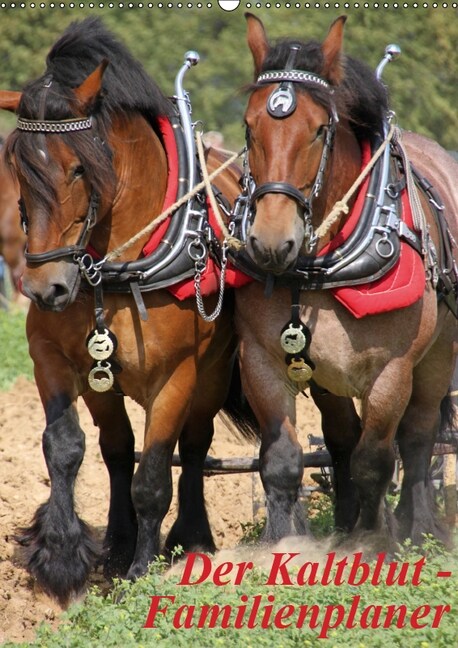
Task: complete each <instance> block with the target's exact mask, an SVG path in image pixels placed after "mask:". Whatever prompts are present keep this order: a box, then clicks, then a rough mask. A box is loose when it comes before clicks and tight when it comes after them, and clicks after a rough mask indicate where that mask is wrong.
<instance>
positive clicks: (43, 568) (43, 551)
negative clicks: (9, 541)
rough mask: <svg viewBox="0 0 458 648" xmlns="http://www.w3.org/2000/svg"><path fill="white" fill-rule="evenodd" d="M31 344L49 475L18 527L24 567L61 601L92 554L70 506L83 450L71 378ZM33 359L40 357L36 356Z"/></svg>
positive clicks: (74, 590) (81, 580)
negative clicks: (44, 494) (28, 519)
mask: <svg viewBox="0 0 458 648" xmlns="http://www.w3.org/2000/svg"><path fill="white" fill-rule="evenodd" d="M40 347H41V348H40V350H38V351H37V349H36V344H34V345H31V347H30V348H31V350H32V349H33V351H32V357H33V358H34V361H35V379H36V384H37V387H38V389H39V392H40V396H41V399H42V402H43V407H44V410H45V414H46V429H45V431H44V433H43V453H44V456H45V460H46V465H47V467H48V472H49V476H50V480H51V493H50V497H49V500H48V501H47V502H46V503H45V504H42V505H41V506H40V507H39V508H38V510H37V511H36V513H35V517H34V519H33V522H32V524H31V526H30V527H29V528H27V529H23V531H22V536H21V537H20V538H18V540H19V542H20V543H21V544H22V545H23V546H25V547H26V557H27V560H28V569H29V571H30V572H31V573H32V575H33V576H34V577H35V578H36V579H37V581H38V583H39V584H40V586H41V587H42V588H43V589H44V590H45V592H47V593H48V594H50V595H51V596H54V597H55V598H56V599H57V600H58V601H59V603H60V604H61V605H62V606H66V605H67V604H68V602H69V600H70V598H71V597H72V595H74V594H78V593H79V592H80V591H81V590H82V588H83V587H84V584H85V582H86V579H87V577H88V574H89V571H90V570H91V567H92V565H93V562H94V561H95V558H96V553H97V552H96V545H95V542H94V540H93V539H92V537H91V534H90V532H89V529H88V527H87V525H86V524H85V523H84V522H83V521H82V520H80V518H79V517H78V515H77V514H76V512H75V508H74V500H73V491H74V484H75V479H76V475H77V473H78V470H79V467H80V465H81V462H82V460H83V456H84V450H85V439H84V433H83V431H82V429H81V427H80V425H79V422H78V413H77V411H76V407H75V401H76V398H77V395H78V394H77V392H76V383H77V378H76V376H75V375H74V373H73V370H72V368H71V367H70V366H69V365H68V361H67V360H66V359H65V358H64V357H63V356H62V355H61V354H60V352H59V351H58V350H57V349H55V348H54V347H53V345H51V344H48V345H47V344H46V341H44V344H43V345H40ZM39 359H41V360H42V361H41V362H40V361H39Z"/></svg>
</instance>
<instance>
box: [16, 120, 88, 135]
mask: <svg viewBox="0 0 458 648" xmlns="http://www.w3.org/2000/svg"><path fill="white" fill-rule="evenodd" d="M16 126H17V128H18V129H19V130H21V131H29V132H33V133H72V132H75V131H82V130H88V129H89V128H92V117H79V118H77V119H62V120H56V121H54V120H52V119H48V120H46V119H44V120H42V121H40V120H38V119H25V118H23V117H18V120H17V124H16Z"/></svg>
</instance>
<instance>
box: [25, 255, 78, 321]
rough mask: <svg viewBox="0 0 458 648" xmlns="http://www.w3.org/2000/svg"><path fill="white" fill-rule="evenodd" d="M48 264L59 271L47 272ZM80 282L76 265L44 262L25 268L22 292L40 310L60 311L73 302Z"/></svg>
mask: <svg viewBox="0 0 458 648" xmlns="http://www.w3.org/2000/svg"><path fill="white" fill-rule="evenodd" d="M48 265H50V266H51V265H55V266H56V268H53V269H59V270H60V272H48V268H47V266H48ZM57 266H61V267H60V268H58V267H57ZM62 266H63V268H62ZM80 283H81V279H80V275H79V270H78V267H77V266H75V265H73V264H69V263H64V264H58V263H56V264H44V265H43V266H41V267H40V268H32V269H29V268H26V270H25V272H24V275H23V279H22V292H23V293H24V295H26V296H27V297H29V299H31V300H32V301H33V302H34V303H35V304H36V305H37V306H38V308H40V309H41V310H46V311H54V312H61V311H63V310H64V309H65V308H67V306H69V305H70V304H71V303H73V301H74V299H75V297H76V295H77V293H78V290H79V287H80Z"/></svg>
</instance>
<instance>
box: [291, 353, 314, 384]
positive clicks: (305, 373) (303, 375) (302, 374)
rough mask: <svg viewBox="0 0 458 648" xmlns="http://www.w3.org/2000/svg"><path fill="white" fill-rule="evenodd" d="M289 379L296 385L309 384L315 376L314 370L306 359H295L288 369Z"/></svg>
mask: <svg viewBox="0 0 458 648" xmlns="http://www.w3.org/2000/svg"><path fill="white" fill-rule="evenodd" d="M287 374H288V378H289V379H290V380H292V381H293V382H295V383H307V382H308V381H309V380H310V378H311V377H312V375H313V369H312V367H311V366H310V365H308V364H307V363H306V362H305V360H304V358H299V359H295V358H293V359H292V360H291V362H290V364H289V365H288V369H287Z"/></svg>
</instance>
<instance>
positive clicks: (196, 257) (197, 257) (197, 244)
mask: <svg viewBox="0 0 458 648" xmlns="http://www.w3.org/2000/svg"><path fill="white" fill-rule="evenodd" d="M192 249H195V250H196V252H192ZM199 249H200V253H199ZM188 254H189V256H190V257H191V259H192V260H193V261H202V260H203V259H205V257H206V256H207V248H206V247H205V245H204V244H203V243H202V241H201V240H200V239H194V240H193V241H191V243H190V244H189V245H188Z"/></svg>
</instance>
